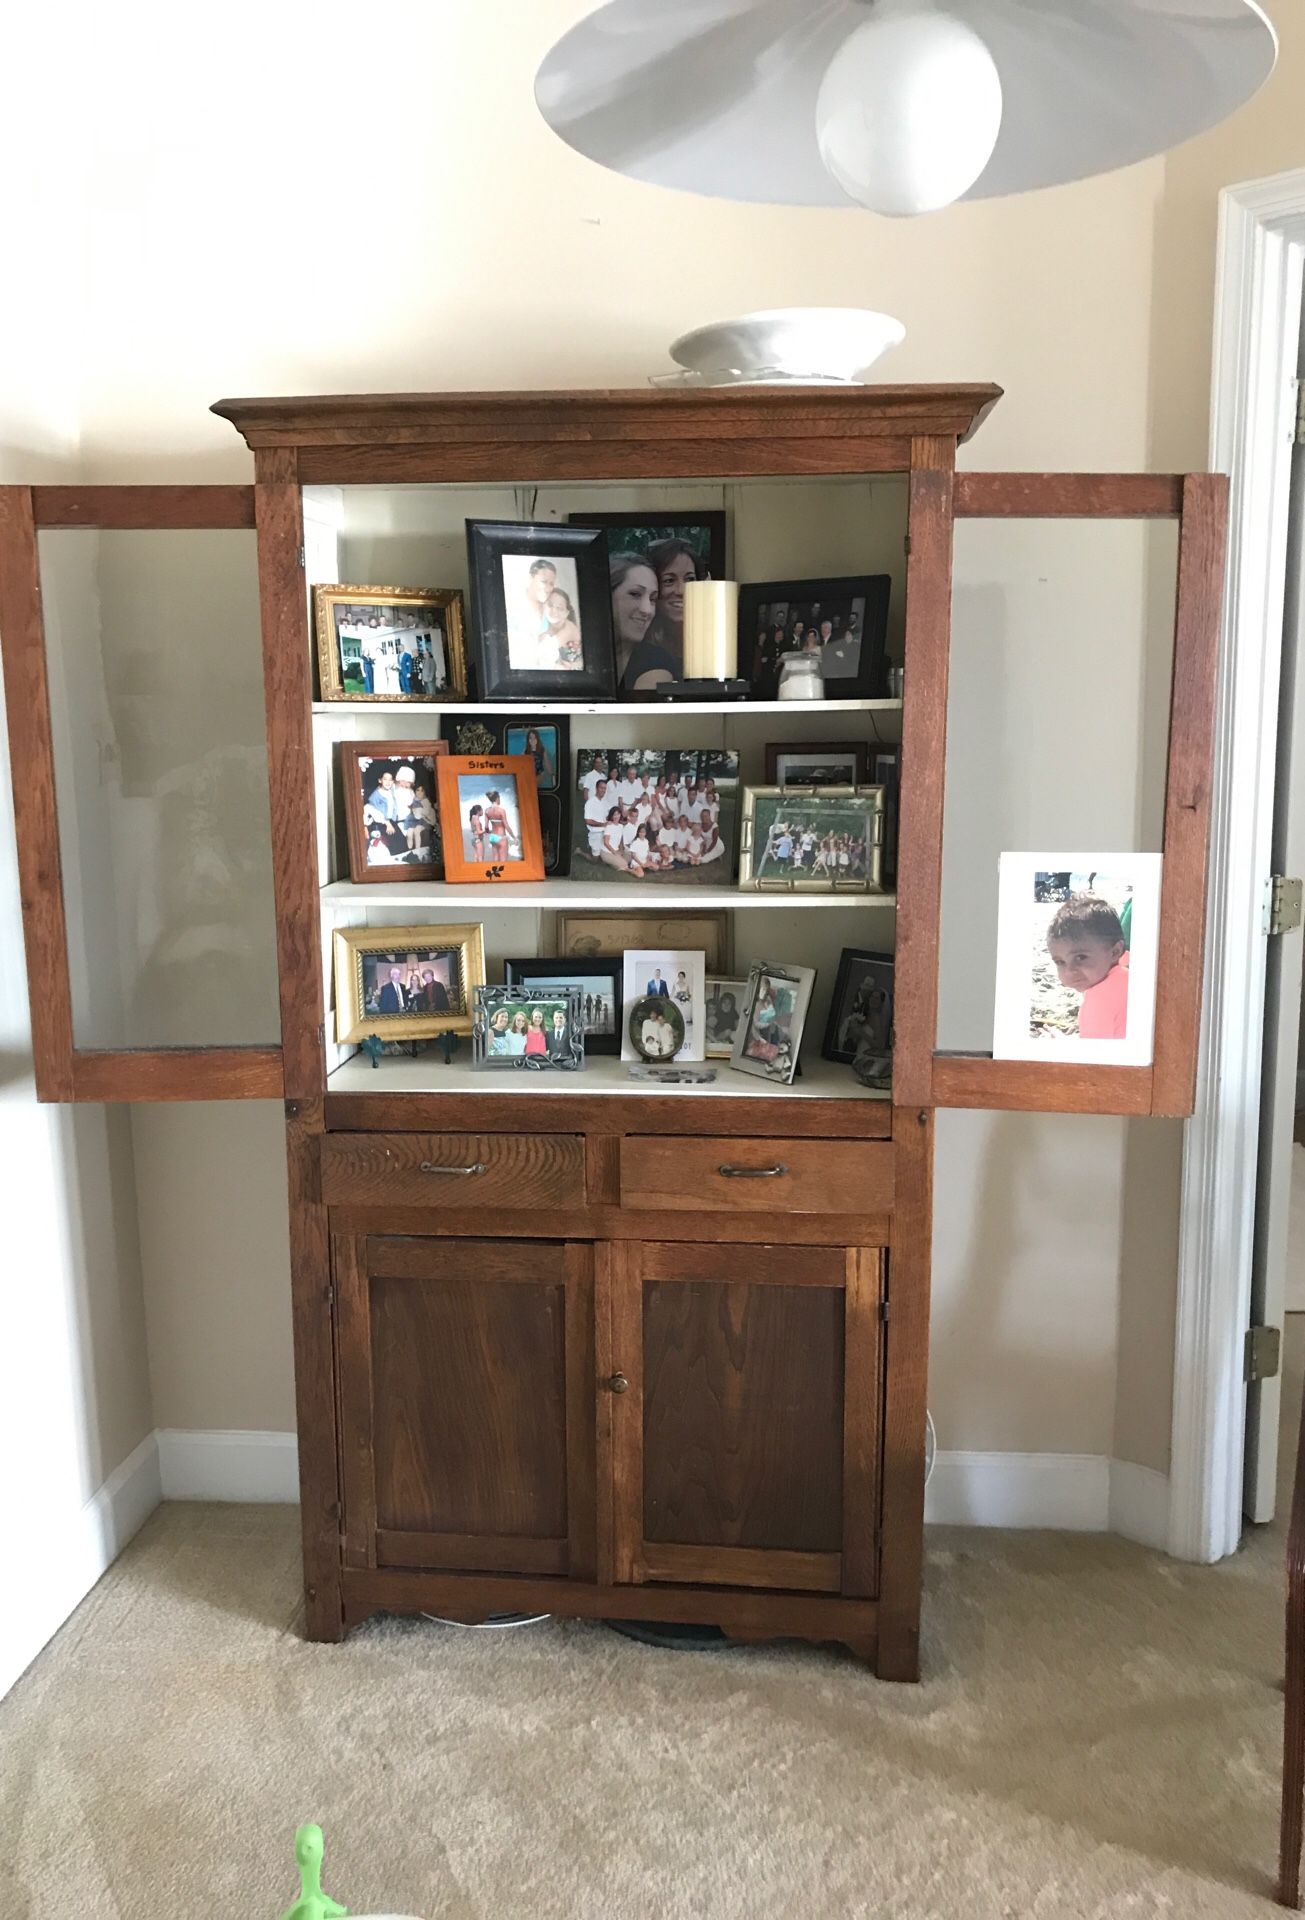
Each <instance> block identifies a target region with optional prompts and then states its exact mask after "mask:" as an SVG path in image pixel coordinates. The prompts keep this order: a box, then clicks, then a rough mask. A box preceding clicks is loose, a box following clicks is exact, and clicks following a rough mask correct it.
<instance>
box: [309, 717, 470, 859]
mask: <svg viewBox="0 0 1305 1920" xmlns="http://www.w3.org/2000/svg"><path fill="white" fill-rule="evenodd" d="M448 750H449V746H448V741H447V740H337V742H336V746H335V764H336V771H337V773H338V775H339V779H340V784H341V787H342V788H343V795H344V824H345V838H346V843H347V847H348V854H349V878H350V879H351V880H352V881H353V883H354V885H355V886H368V885H372V884H374V883H375V882H377V881H385V880H393V879H395V878H396V868H397V869H398V872H399V874H401V876H402V878H403V879H404V880H431V881H435V880H442V879H443V878H444V852H443V844H442V840H441V835H440V816H439V783H438V781H437V779H436V776H435V762H436V760H438V759H439V758H440V757H441V756H442V755H444V754H446V753H447V752H448ZM427 762H428V763H429V773H428V775H427V779H428V782H429V784H428V785H424V783H423V781H422V778H421V776H422V772H423V764H424V763H427ZM369 769H370V770H371V771H370V772H369ZM405 770H406V771H407V772H408V773H409V774H410V775H413V776H414V778H413V781H412V785H413V789H414V792H413V796H412V797H413V800H414V801H415V803H416V804H415V806H409V808H408V811H407V814H406V815H405V814H403V813H402V812H400V813H397V814H396V816H395V818H394V821H393V823H392V824H391V826H390V827H389V829H388V831H387V830H386V827H385V822H384V821H383V820H379V821H378V809H377V808H374V807H373V806H372V804H371V801H370V800H369V798H368V797H367V792H366V789H367V786H368V784H369V779H370V778H372V777H374V778H375V779H376V780H377V781H378V783H383V781H384V778H385V776H386V774H388V776H389V778H390V780H391V782H392V783H393V785H394V786H396V787H400V788H401V787H403V786H405V785H406V784H407V782H405V781H404V780H403V774H404V772H405ZM423 786H424V792H425V798H426V799H427V800H428V801H429V808H426V807H423V806H422V805H421V797H422V793H423ZM427 813H429V818H427V817H426V816H427ZM417 816H419V817H417ZM378 824H379V825H380V827H381V837H382V840H383V841H384V846H385V852H384V857H383V858H382V857H379V856H378V854H377V852H376V848H375V841H376V830H377V825H378ZM423 829H425V836H426V844H429V847H430V857H429V858H428V859H414V858H411V857H405V855H404V853H403V851H402V844H403V843H404V842H407V843H408V844H409V847H410V850H412V851H417V850H420V847H421V845H422V841H421V838H420V836H421V833H422V830H423ZM414 840H416V841H417V847H416V848H415V849H413V848H412V842H413V841H414Z"/></svg>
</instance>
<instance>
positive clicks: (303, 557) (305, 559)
mask: <svg viewBox="0 0 1305 1920" xmlns="http://www.w3.org/2000/svg"><path fill="white" fill-rule="evenodd" d="M307 565H308V556H307V555H306V554H305V552H304V550H303V548H302V547H300V549H299V567H300V571H301V572H302V570H303V569H304V567H306V566H307Z"/></svg>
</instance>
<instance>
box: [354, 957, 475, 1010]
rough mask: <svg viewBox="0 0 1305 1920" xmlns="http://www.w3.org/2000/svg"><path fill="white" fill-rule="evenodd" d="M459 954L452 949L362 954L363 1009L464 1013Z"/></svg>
mask: <svg viewBox="0 0 1305 1920" xmlns="http://www.w3.org/2000/svg"><path fill="white" fill-rule="evenodd" d="M458 978H459V972H458V955H457V953H456V951H455V950H453V949H451V948H447V947H445V948H426V949H425V950H424V951H421V952H417V953H412V952H408V953H365V954H363V956H362V991H363V1010H364V1012H365V1013H369V1014H380V1015H395V1014H412V1015H420V1014H429V1013H461V1012H462V1011H463V1007H462V995H461V991H460V988H459V986H458Z"/></svg>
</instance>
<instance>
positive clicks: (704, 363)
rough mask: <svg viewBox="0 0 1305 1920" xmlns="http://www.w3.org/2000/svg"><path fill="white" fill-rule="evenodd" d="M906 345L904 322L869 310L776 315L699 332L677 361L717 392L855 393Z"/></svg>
mask: <svg viewBox="0 0 1305 1920" xmlns="http://www.w3.org/2000/svg"><path fill="white" fill-rule="evenodd" d="M905 337H906V328H905V327H904V326H903V325H902V323H901V321H900V320H894V319H893V317H892V315H891V314H888V313H874V312H872V311H871V310H870V309H869V308H866V307H775V308H772V309H771V310H770V311H769V312H766V313H745V314H743V315H742V316H741V317H740V318H739V319H737V320H720V321H717V322H716V323H715V324H714V325H713V326H709V327H695V328H694V330H693V331H692V333H685V334H682V335H681V336H680V338H679V339H678V340H677V341H676V342H675V343H674V345H673V346H672V347H671V358H672V360H678V362H679V364H680V366H681V367H683V368H685V369H686V370H687V372H688V373H689V374H690V375H691V376H696V378H697V379H699V380H701V381H702V382H703V383H704V384H710V385H716V384H735V383H740V384H741V383H743V382H748V383H765V382H772V381H773V382H775V383H777V384H778V383H784V382H790V381H796V382H808V381H809V382H811V383H813V384H826V383H829V384H839V385H842V384H848V385H853V384H856V383H858V382H860V381H863V380H864V379H865V377H866V375H867V373H868V372H869V371H870V368H871V367H872V366H873V365H874V364H875V362H876V360H878V359H879V358H880V356H881V355H882V354H885V353H887V351H888V349H889V348H890V347H895V346H897V345H898V344H899V342H900V341H902V340H904V339H905ZM670 378H671V379H672V380H674V379H676V378H678V376H676V375H671V376H670Z"/></svg>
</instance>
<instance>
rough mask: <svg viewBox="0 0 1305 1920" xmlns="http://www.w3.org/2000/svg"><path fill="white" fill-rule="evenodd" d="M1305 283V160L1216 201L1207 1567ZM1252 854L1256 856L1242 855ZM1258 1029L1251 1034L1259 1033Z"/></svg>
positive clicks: (1202, 1555)
mask: <svg viewBox="0 0 1305 1920" xmlns="http://www.w3.org/2000/svg"><path fill="white" fill-rule="evenodd" d="M1303 281H1305V169H1298V170H1295V171H1293V172H1290V173H1282V174H1276V175H1274V176H1272V177H1271V178H1268V179H1264V180H1254V181H1249V182H1246V183H1245V184H1243V185H1240V186H1235V187H1228V188H1225V189H1224V191H1223V192H1222V193H1221V194H1220V196H1219V242H1218V254H1217V261H1216V277H1215V314H1214V353H1213V385H1212V392H1211V402H1210V465H1211V467H1212V468H1213V469H1214V470H1215V471H1216V472H1223V473H1227V474H1228V475H1229V476H1230V480H1231V498H1230V512H1229V525H1228V576H1227V577H1228V587H1227V593H1226V596H1225V602H1224V614H1223V633H1222V645H1221V649H1220V660H1219V690H1218V710H1217V720H1216V734H1215V773H1214V787H1213V794H1212V821H1211V846H1210V903H1209V912H1208V922H1207V940H1206V959H1205V994H1204V1000H1203V1014H1202V1020H1201V1033H1200V1044H1199V1053H1198V1080H1197V1087H1198V1093H1197V1104H1196V1111H1195V1113H1194V1115H1193V1117H1192V1119H1191V1121H1190V1122H1189V1123H1188V1125H1187V1126H1186V1128H1185V1129H1184V1140H1183V1179H1182V1198H1181V1203H1180V1225H1179V1252H1178V1296H1177V1314H1176V1328H1175V1347H1174V1405H1173V1424H1172V1429H1171V1444H1170V1474H1169V1536H1168V1546H1169V1552H1170V1553H1171V1554H1173V1555H1174V1556H1175V1557H1176V1558H1178V1559H1182V1560H1195V1561H1202V1562H1209V1561H1214V1560H1219V1559H1222V1558H1223V1557H1224V1556H1225V1555H1226V1554H1230V1553H1233V1552H1235V1551H1236V1549H1237V1546H1238V1544H1239V1542H1240V1539H1241V1533H1242V1469H1243V1444H1244V1432H1245V1413H1246V1395H1245V1387H1244V1385H1243V1381H1242V1356H1243V1342H1244V1339H1245V1332H1246V1327H1247V1325H1248V1321H1249V1314H1250V1295H1251V1261H1252V1256H1253V1250H1254V1236H1255V1177H1256V1166H1257V1161H1258V1154H1259V1124H1260V1082H1261V1048H1260V1045H1259V1036H1260V1034H1261V1033H1262V1031H1263V1026H1264V976H1265V934H1264V931H1263V925H1264V921H1263V906H1264V893H1265V888H1266V885H1267V882H1268V877H1269V874H1270V872H1271V870H1272V836H1273V802H1274V784H1275V775H1276V764H1277V751H1278V737H1277V736H1278V682H1279V668H1280V662H1281V655H1282V630H1283V617H1284V604H1285V582H1286V544H1287V509H1288V500H1289V495H1290V486H1291V447H1292V438H1293V432H1294V420H1295V411H1296V367H1297V355H1298V349H1299V337H1300V312H1301V306H1300V303H1301V292H1302V284H1303ZM1248 855H1249V857H1248ZM1248 1036H1254V1039H1255V1044H1253V1045H1248V1044H1247V1038H1248Z"/></svg>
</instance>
